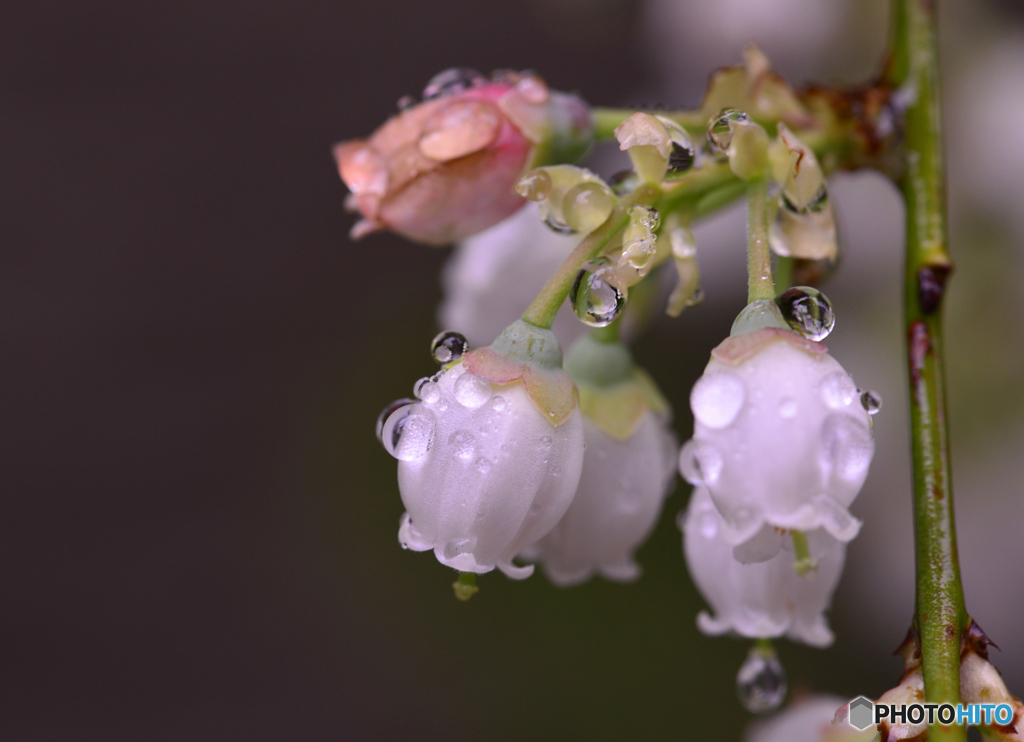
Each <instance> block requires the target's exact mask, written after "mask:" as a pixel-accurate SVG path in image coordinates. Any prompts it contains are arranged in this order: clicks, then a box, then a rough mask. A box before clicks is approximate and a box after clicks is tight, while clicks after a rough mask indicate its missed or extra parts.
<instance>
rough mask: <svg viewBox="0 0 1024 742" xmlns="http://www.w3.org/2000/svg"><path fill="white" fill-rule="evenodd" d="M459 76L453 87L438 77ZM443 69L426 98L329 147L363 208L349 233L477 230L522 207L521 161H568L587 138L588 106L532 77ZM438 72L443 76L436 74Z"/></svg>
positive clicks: (444, 239) (352, 203)
mask: <svg viewBox="0 0 1024 742" xmlns="http://www.w3.org/2000/svg"><path fill="white" fill-rule="evenodd" d="M456 73H458V74H459V75H461V76H462V77H460V78H459V79H458V80H455V81H456V82H459V83H460V84H458V85H450V84H441V83H442V82H445V81H446V80H447V79H448V78H452V80H454V79H455V78H454V76H455V75H456ZM469 73H470V71H466V70H460V71H448V72H444V73H441V75H438V76H437V77H435V78H434V80H433V81H431V83H430V84H428V86H427V89H426V91H425V93H426V95H425V100H424V101H423V102H422V103H419V104H417V105H415V106H412V107H410V108H407V109H405V110H403V111H402V112H401V113H399V114H398V115H397V116H393V117H392V118H390V119H389V120H388V121H386V122H385V123H384V124H383V125H382V126H381V127H380V128H379V129H377V131H375V132H374V133H373V134H372V135H371V136H370V137H369V138H368V139H365V140H364V139H353V140H350V141H347V142H342V143H341V144H338V145H336V146H335V148H334V157H335V159H336V160H337V163H338V172H339V173H340V175H341V179H342V180H343V181H345V184H346V185H347V186H348V187H349V189H350V190H351V191H352V196H351V197H350V198H349V200H348V201H347V202H346V204H347V205H348V206H349V207H350V208H354V210H358V211H359V212H360V213H361V214H362V217H363V218H362V219H360V220H359V221H358V222H357V223H356V224H355V226H354V227H353V228H352V231H351V233H350V236H351V237H352V239H359V238H360V237H363V236H365V235H367V234H369V233H371V232H375V231H378V230H381V229H390V230H392V231H394V232H397V233H399V234H401V235H403V236H405V237H408V238H409V239H411V240H414V241H416V242H424V243H427V244H432V245H443V244H447V243H449V242H453V241H455V240H460V239H463V238H465V237H468V236H470V235H472V234H476V233H477V232H480V231H482V230H484V229H487V228H488V227H490V226H492V225H494V224H497V223H498V222H500V221H501V220H503V219H505V218H507V217H508V216H510V215H511V214H512V213H513V212H514V211H515V210H516V209H518V208H519V207H520V206H522V205H523V203H524V200H523V198H522V197H521V196H519V195H518V194H517V193H516V192H515V190H514V186H515V184H516V183H517V182H518V181H519V179H520V177H521V176H522V175H523V173H525V172H526V171H527V170H528V169H530V168H532V167H536V166H538V165H544V164H547V163H551V162H565V161H574V160H576V159H578V158H579V157H581V156H582V155H583V154H585V153H586V151H587V149H589V147H590V144H591V142H592V139H593V123H592V120H591V116H590V109H589V108H588V107H587V105H586V104H585V103H584V102H583V101H582V100H580V99H579V98H577V97H575V96H572V95H567V94H565V93H558V92H554V91H551V90H548V87H547V85H545V83H544V82H543V81H542V80H541V79H540V78H538V77H536V76H533V75H527V74H523V75H521V74H518V73H504V74H502V75H501V76H500V77H498V78H497V79H495V80H493V81H488V80H487V79H486V78H484V77H483V76H474V74H475V73H474V74H469ZM442 78H445V79H444V80H442Z"/></svg>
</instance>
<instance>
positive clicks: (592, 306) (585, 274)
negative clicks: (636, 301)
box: [569, 258, 626, 327]
mask: <svg viewBox="0 0 1024 742" xmlns="http://www.w3.org/2000/svg"><path fill="white" fill-rule="evenodd" d="M610 265H611V264H610V262H609V261H608V259H607V258H598V259H597V260H591V261H589V262H587V263H585V264H584V265H583V267H582V268H581V269H580V270H579V272H578V273H577V274H576V280H575V281H573V284H572V289H571V290H570V291H569V302H570V303H571V304H572V308H573V311H574V312H575V313H576V316H577V317H578V318H579V320H580V322H582V323H583V324H585V325H589V326H591V327H607V326H608V325H610V324H611V323H612V322H614V321H615V320H616V318H618V316H619V315H620V314H621V313H622V310H623V309H624V308H625V306H626V294H625V292H624V291H622V290H621V289H619V288H618V287H616V286H613V285H612V284H610V283H608V282H607V281H606V280H605V279H604V278H603V277H602V273H603V272H604V271H605V270H606V269H607V268H608V267H609V266H610Z"/></svg>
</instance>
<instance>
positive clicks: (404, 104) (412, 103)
mask: <svg viewBox="0 0 1024 742" xmlns="http://www.w3.org/2000/svg"><path fill="white" fill-rule="evenodd" d="M415 107H416V98H414V97H413V96H411V95H403V96H402V97H401V98H399V99H398V110H399V111H408V110H409V109H410V108H415Z"/></svg>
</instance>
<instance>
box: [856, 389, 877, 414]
mask: <svg viewBox="0 0 1024 742" xmlns="http://www.w3.org/2000/svg"><path fill="white" fill-rule="evenodd" d="M860 405H861V407H863V408H864V411H865V412H866V413H868V414H869V415H877V414H878V413H879V412H880V411H881V409H882V395H881V394H879V393H878V392H875V391H872V390H870V389H868V390H867V391H866V392H861V395H860Z"/></svg>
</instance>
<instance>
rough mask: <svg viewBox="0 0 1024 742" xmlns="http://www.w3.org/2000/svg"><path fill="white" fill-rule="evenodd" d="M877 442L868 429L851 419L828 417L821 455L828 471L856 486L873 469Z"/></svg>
mask: <svg viewBox="0 0 1024 742" xmlns="http://www.w3.org/2000/svg"><path fill="white" fill-rule="evenodd" d="M874 453H875V442H874V441H873V440H872V439H871V431H870V429H869V428H868V427H867V425H865V424H863V423H861V422H860V421H858V420H856V419H855V418H853V417H851V416H850V415H829V416H828V417H827V418H826V419H825V423H824V425H822V428H821V448H820V449H819V454H820V456H821V463H822V466H823V468H824V469H825V470H826V471H831V472H832V473H833V474H835V475H836V476H838V477H839V478H840V479H843V480H846V481H848V482H856V481H857V480H859V479H861V478H862V477H863V476H864V475H865V474H866V473H867V470H868V467H869V466H870V465H871V457H872V456H874Z"/></svg>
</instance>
